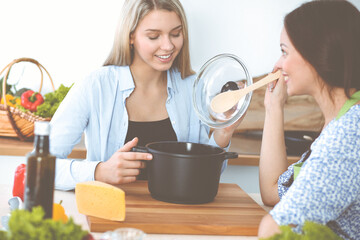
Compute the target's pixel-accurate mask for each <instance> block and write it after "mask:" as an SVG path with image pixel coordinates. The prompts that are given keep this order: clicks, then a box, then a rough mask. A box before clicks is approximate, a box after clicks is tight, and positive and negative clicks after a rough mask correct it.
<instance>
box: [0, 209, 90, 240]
mask: <svg viewBox="0 0 360 240" xmlns="http://www.w3.org/2000/svg"><path fill="white" fill-rule="evenodd" d="M44 215H45V213H44V210H43V209H42V208H41V207H35V208H33V210H32V211H31V212H30V211H26V210H14V211H12V212H11V217H10V220H9V231H8V232H5V231H0V240H49V239H52V240H82V239H83V238H84V237H85V236H87V235H88V232H87V231H84V230H82V229H81V226H80V225H77V224H75V223H74V221H73V219H72V218H70V219H69V221H68V222H66V223H62V222H61V221H54V220H52V219H44V218H43V217H44Z"/></svg>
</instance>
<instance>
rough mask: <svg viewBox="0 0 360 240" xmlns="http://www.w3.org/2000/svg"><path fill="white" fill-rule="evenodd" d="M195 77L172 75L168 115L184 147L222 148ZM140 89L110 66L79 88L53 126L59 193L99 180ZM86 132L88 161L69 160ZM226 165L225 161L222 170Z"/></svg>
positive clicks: (119, 143)
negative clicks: (205, 117)
mask: <svg viewBox="0 0 360 240" xmlns="http://www.w3.org/2000/svg"><path fill="white" fill-rule="evenodd" d="M193 82H194V76H190V77H188V78H186V79H182V78H181V75H180V73H179V72H177V71H173V70H169V71H168V72H167V92H168V98H167V101H166V110H167V112H168V115H169V118H170V121H171V124H172V127H173V129H174V131H175V133H176V136H177V139H178V141H179V142H194V143H203V144H210V145H213V146H217V144H216V142H215V140H214V138H213V136H211V137H210V138H209V130H210V129H209V127H207V126H206V125H204V124H203V123H202V122H201V121H200V120H199V118H198V117H197V115H196V112H195V110H194V108H193V104H192V92H193V90H192V88H193ZM134 88H135V85H134V81H133V78H132V75H131V72H130V69H129V67H128V66H106V67H102V68H100V69H99V70H97V71H95V72H93V73H92V74H91V75H89V76H88V77H87V78H85V79H84V80H83V81H79V82H76V83H75V84H74V86H73V87H72V88H71V90H70V91H69V93H68V95H67V96H66V98H65V99H64V100H63V102H62V103H61V105H60V107H59V108H58V110H57V111H56V113H55V115H54V117H53V118H52V120H51V123H50V125H51V135H50V152H51V153H52V154H53V155H55V156H56V157H57V161H56V176H55V188H56V189H61V190H70V189H74V188H75V185H76V183H77V182H83V181H92V180H94V173H95V168H96V165H97V164H98V163H100V162H103V161H107V160H108V159H109V158H110V157H111V156H112V155H113V154H114V152H115V151H117V150H118V149H119V148H121V147H122V146H123V145H124V141H125V137H126V134H127V130H128V113H127V110H126V106H125V102H126V98H127V97H129V96H130V94H131V93H132V92H133V91H134ZM83 132H85V144H86V149H87V156H86V159H85V160H83V161H80V160H75V159H67V156H68V155H69V154H70V153H71V151H72V149H73V147H74V146H75V145H76V144H78V143H79V142H80V140H81V137H82V134H83ZM226 164H227V161H224V165H223V169H222V170H224V168H225V167H226Z"/></svg>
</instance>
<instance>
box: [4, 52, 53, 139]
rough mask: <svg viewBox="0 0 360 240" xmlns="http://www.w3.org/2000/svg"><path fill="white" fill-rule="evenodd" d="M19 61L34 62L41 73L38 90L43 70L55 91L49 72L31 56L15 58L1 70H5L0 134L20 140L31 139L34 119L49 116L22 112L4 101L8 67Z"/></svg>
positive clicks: (43, 119)
mask: <svg viewBox="0 0 360 240" xmlns="http://www.w3.org/2000/svg"><path fill="white" fill-rule="evenodd" d="M19 62H31V63H33V64H35V65H36V66H37V67H38V68H39V70H40V73H41V82H40V89H39V92H41V88H42V85H43V70H44V71H45V72H46V73H47V75H48V76H49V79H50V81H51V85H52V88H53V91H55V87H54V83H53V81H52V79H51V76H50V74H49V72H48V71H47V70H46V69H45V68H44V67H43V66H42V65H41V64H40V63H39V62H38V61H36V60H34V59H31V58H19V59H15V60H14V61H12V62H11V63H9V64H8V65H7V66H6V67H5V68H4V69H3V70H2V71H1V72H0V76H1V74H2V73H3V72H4V71H6V72H5V76H4V80H3V86H2V98H3V100H4V103H3V104H0V136H3V137H16V138H19V139H20V140H21V141H25V140H31V139H32V138H33V136H34V123H35V122H36V121H49V120H50V118H42V117H39V116H36V115H35V114H33V113H31V112H22V111H21V110H19V109H17V108H14V107H11V106H8V105H7V103H6V97H5V93H6V80H7V78H8V75H9V71H10V68H11V67H12V66H13V65H14V64H16V63H19Z"/></svg>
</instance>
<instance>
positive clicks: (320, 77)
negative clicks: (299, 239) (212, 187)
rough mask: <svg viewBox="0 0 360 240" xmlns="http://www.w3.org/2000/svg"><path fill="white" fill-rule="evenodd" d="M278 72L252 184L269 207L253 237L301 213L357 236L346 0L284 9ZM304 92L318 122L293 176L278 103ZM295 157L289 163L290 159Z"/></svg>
mask: <svg viewBox="0 0 360 240" xmlns="http://www.w3.org/2000/svg"><path fill="white" fill-rule="evenodd" d="M280 47H281V51H282V56H281V57H280V59H279V60H278V62H277V63H276V65H275V70H277V69H280V70H281V71H282V77H281V78H280V79H279V80H278V82H277V83H276V85H275V86H270V85H269V87H268V89H267V91H266V94H265V100H264V104H265V109H266V116H265V123H264V131H263V140H262V146H261V156H260V165H259V171H260V192H261V197H262V200H263V202H264V203H265V204H266V205H271V206H274V205H275V207H274V208H273V210H271V211H270V214H269V215H267V216H265V217H264V218H263V220H262V222H261V224H260V227H259V237H268V236H271V235H273V234H274V233H277V232H279V225H290V226H292V227H293V229H294V230H295V231H298V232H300V231H301V228H302V226H303V224H304V222H305V221H313V222H317V223H321V224H324V225H325V224H326V225H327V226H328V227H330V228H331V229H332V230H333V231H334V232H335V233H336V234H338V235H339V236H341V237H342V238H345V239H360V230H359V229H360V91H359V90H360V12H359V10H357V9H356V8H355V7H354V6H353V5H352V4H350V3H349V2H347V1H340V0H338V1H313V2H309V3H305V4H303V5H302V6H300V7H299V8H297V9H295V10H294V11H292V12H291V13H289V14H288V15H287V16H286V17H285V20H284V28H283V31H282V33H281V37H280ZM294 95H310V96H313V97H314V99H315V100H316V102H317V104H318V105H319V107H320V109H321V111H322V113H323V116H324V119H325V123H324V126H323V129H322V131H321V133H320V135H319V136H318V138H317V139H316V140H315V141H314V142H313V144H312V145H311V147H310V150H309V151H308V152H306V153H304V154H303V156H302V158H301V159H300V161H299V162H298V163H303V164H302V166H301V169H300V173H299V175H298V176H297V177H296V179H294V165H291V166H290V167H288V166H287V156H286V150H285V143H284V120H283V116H284V108H283V107H284V103H285V101H286V98H287V96H294ZM298 163H296V164H298Z"/></svg>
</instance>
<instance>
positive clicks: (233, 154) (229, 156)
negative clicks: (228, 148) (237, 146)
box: [224, 152, 239, 159]
mask: <svg viewBox="0 0 360 240" xmlns="http://www.w3.org/2000/svg"><path fill="white" fill-rule="evenodd" d="M238 156H239V154H238V153H237V152H226V153H225V155H224V158H225V159H232V158H238Z"/></svg>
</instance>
